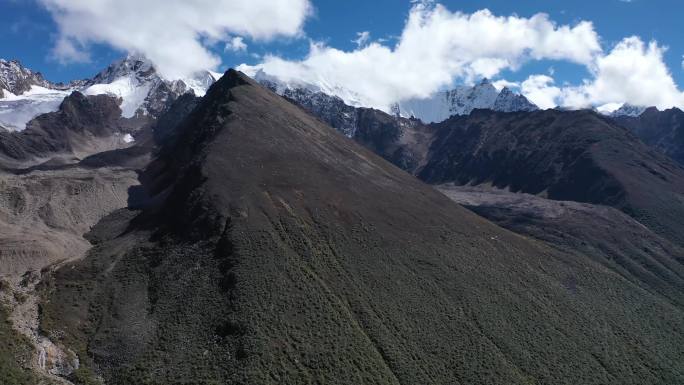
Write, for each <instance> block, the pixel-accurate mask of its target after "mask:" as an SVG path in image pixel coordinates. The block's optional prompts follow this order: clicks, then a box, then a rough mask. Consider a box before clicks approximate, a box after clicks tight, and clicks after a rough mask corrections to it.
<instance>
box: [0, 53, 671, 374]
mask: <svg viewBox="0 0 684 385" xmlns="http://www.w3.org/2000/svg"><path fill="white" fill-rule="evenodd" d="M1 63H3V64H2V65H4V66H5V67H2V68H9V69H11V71H10V70H8V71H4V72H2V73H0V74H2V80H0V84H2V88H3V89H4V90H6V92H4V98H3V99H0V106H2V107H3V108H2V109H0V118H1V117H3V114H6V115H4V116H11V115H12V114H13V113H14V112H16V111H20V110H21V111H26V109H24V110H22V108H24V106H26V105H33V106H34V107H35V106H41V108H42V106H43V104H44V103H43V102H44V101H45V99H47V98H48V97H47V96H45V95H51V96H49V97H50V98H53V103H54V102H55V101H58V103H57V104H56V105H50V106H49V107H50V110H49V111H43V112H41V111H38V110H39V109H38V108H35V109H34V110H33V113H37V115H30V116H29V114H24V116H25V117H27V119H28V120H27V121H26V122H25V123H24V126H22V127H20V126H18V125H15V126H11V127H8V124H7V122H8V121H10V119H5V120H0V122H5V123H0V124H2V125H4V126H5V127H7V128H8V130H5V131H2V130H0V230H1V231H0V234H2V235H0V336H1V337H2V340H3V341H7V343H6V344H4V346H0V380H2V381H0V382H3V383H8V384H37V383H41V384H147V383H149V384H156V383H163V384H176V383H177V384H187V383H197V384H212V383H230V384H281V383H287V384H311V383H320V384H350V383H354V384H366V383H367V384H371V383H372V384H453V383H459V384H531V383H539V384H564V383H582V384H626V383H634V384H676V383H682V382H684V368H683V367H682V365H681V364H680V363H681V362H682V360H684V350H682V346H684V339H683V336H684V238H683V237H682V234H684V221H682V219H681V218H684V167H683V166H682V165H681V164H680V163H678V162H681V158H680V157H679V154H680V150H681V146H679V145H678V143H679V142H678V138H679V131H680V128H681V127H680V126H681V124H680V123H681V122H680V119H679V118H680V115H681V111H679V110H668V111H658V110H656V109H644V110H643V112H641V113H629V114H628V113H626V112H625V111H628V110H634V109H630V108H629V107H625V108H624V110H623V112H624V113H622V112H621V113H618V114H615V115H613V116H608V115H603V114H599V113H597V112H595V111H590V110H579V111H561V110H544V111H542V110H539V109H538V108H536V106H534V105H532V104H531V103H529V101H527V99H525V98H524V97H523V96H521V95H518V94H515V93H513V92H512V91H510V90H508V89H506V88H504V89H502V90H501V91H497V89H496V88H495V87H494V86H493V85H492V84H491V83H490V82H489V81H482V82H480V83H478V84H477V85H475V86H474V87H459V88H456V89H455V90H453V91H449V92H443V93H439V94H436V95H434V96H433V97H431V98H429V99H424V100H420V101H404V102H401V103H399V104H397V105H396V106H395V107H394V108H392V109H390V110H389V111H381V110H378V109H373V108H368V107H364V106H362V105H354V103H350V100H351V99H350V98H351V96H353V95H348V94H345V92H346V91H344V90H337V91H339V92H335V90H329V89H324V88H322V87H316V86H311V85H305V86H302V85H301V84H299V85H296V86H293V85H292V84H288V83H283V82H279V81H278V80H277V79H273V78H269V77H264V76H256V78H255V79H252V78H249V77H247V76H246V75H245V74H242V73H240V72H238V71H235V70H229V71H228V72H226V73H225V74H214V73H211V72H209V71H207V72H206V73H200V74H197V75H196V76H194V77H192V78H191V79H185V80H176V81H169V80H166V79H163V78H161V77H160V76H159V75H158V74H157V72H156V70H155V69H154V66H152V65H151V64H150V63H149V62H148V61H146V60H144V59H143V58H140V57H135V56H129V57H127V58H125V59H123V60H121V61H118V62H116V63H114V64H113V65H112V66H110V67H109V68H107V69H106V70H104V71H102V72H101V73H100V74H98V75H96V76H94V77H93V78H92V79H88V80H82V81H76V82H72V83H70V84H68V85H59V84H52V83H49V82H47V81H45V80H44V79H43V78H42V76H41V75H40V74H38V73H35V72H33V71H30V70H27V69H25V68H23V67H21V66H20V65H19V64H18V63H17V62H5V61H3V62H1ZM41 97H42V98H44V100H43V101H40V98H41ZM2 103H5V104H2ZM45 108H47V107H45ZM630 115H633V116H630ZM16 121H17V119H16V118H15V120H14V122H16Z"/></svg>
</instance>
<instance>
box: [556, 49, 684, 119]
mask: <svg viewBox="0 0 684 385" xmlns="http://www.w3.org/2000/svg"><path fill="white" fill-rule="evenodd" d="M665 50H666V49H665V48H663V47H661V46H659V45H658V44H657V43H656V42H655V41H652V42H650V43H648V44H646V43H644V42H643V41H642V40H641V39H640V38H638V37H636V36H632V37H628V38H625V39H623V40H622V41H621V42H620V43H618V44H617V45H616V46H615V47H614V48H613V49H612V50H611V51H610V53H608V54H607V55H605V56H600V57H598V58H597V59H596V62H595V63H594V64H593V65H592V66H591V67H590V70H591V72H592V75H593V79H587V80H585V81H584V82H583V84H581V85H579V86H575V87H566V88H565V89H564V90H563V96H562V98H561V100H560V103H561V104H562V105H564V106H567V107H572V108H583V107H589V106H598V105H604V104H616V103H629V104H632V105H637V106H656V107H658V108H661V109H663V108H670V107H673V106H677V107H682V106H684V94H682V92H681V91H680V90H679V89H678V87H677V85H676V84H675V82H674V80H673V78H672V74H671V73H670V71H669V70H668V68H667V65H666V64H665V62H664V61H663V53H664V52H665Z"/></svg>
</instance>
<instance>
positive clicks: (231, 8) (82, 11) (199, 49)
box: [39, 0, 311, 78]
mask: <svg viewBox="0 0 684 385" xmlns="http://www.w3.org/2000/svg"><path fill="white" fill-rule="evenodd" d="M39 1H40V2H41V3H42V4H43V5H44V6H45V7H46V8H47V9H48V10H49V11H50V13H51V14H52V16H53V18H54V19H55V21H56V22H57V25H58V28H59V37H58V39H57V44H56V46H55V47H54V55H55V56H56V57H57V58H58V59H60V60H62V61H65V62H68V61H74V60H75V61H83V60H84V59H86V58H87V57H88V54H87V49H88V46H89V44H92V43H105V44H109V45H111V46H113V47H115V48H117V49H120V50H123V51H128V52H135V53H139V54H143V55H145V56H147V57H148V58H149V59H150V60H152V61H153V62H154V63H155V65H156V66H157V69H158V70H159V71H160V72H161V73H162V74H163V75H164V76H166V77H168V78H178V77H182V76H185V75H187V74H189V73H192V72H194V71H197V70H200V69H213V68H216V67H217V66H218V65H219V64H220V59H219V58H218V57H217V56H216V55H215V54H213V53H212V52H211V51H210V50H209V49H207V47H206V46H205V45H204V44H203V42H204V41H227V40H228V39H231V38H232V36H234V35H239V36H246V37H249V38H250V39H253V40H257V41H259V40H269V39H273V38H275V37H278V36H297V35H299V34H301V29H302V25H303V23H304V21H305V20H306V18H307V16H309V14H310V12H311V5H310V3H309V1H308V0H145V1H140V0H39Z"/></svg>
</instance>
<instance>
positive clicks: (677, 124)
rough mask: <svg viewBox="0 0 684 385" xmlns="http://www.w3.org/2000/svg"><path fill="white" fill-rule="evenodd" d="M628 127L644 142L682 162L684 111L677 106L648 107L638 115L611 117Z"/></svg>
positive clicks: (683, 161) (683, 162)
mask: <svg viewBox="0 0 684 385" xmlns="http://www.w3.org/2000/svg"><path fill="white" fill-rule="evenodd" d="M613 119H614V120H615V121H616V122H618V123H619V124H621V125H623V126H625V127H627V128H629V129H630V130H632V132H634V134H635V135H636V136H638V137H639V138H640V139H641V140H642V141H644V143H646V144H648V145H651V146H653V147H655V148H656V149H658V150H659V151H661V152H662V153H663V154H665V155H667V156H669V157H671V158H672V159H674V160H676V161H677V162H679V164H684V112H683V111H682V110H680V109H678V108H672V109H669V110H665V111H658V109H656V108H648V109H646V110H645V111H644V112H643V113H642V114H640V115H639V116H617V117H614V118H613Z"/></svg>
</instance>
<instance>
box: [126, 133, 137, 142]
mask: <svg viewBox="0 0 684 385" xmlns="http://www.w3.org/2000/svg"><path fill="white" fill-rule="evenodd" d="M123 141H124V143H132V142H134V141H135V139H134V138H133V136H132V135H131V134H126V135H124V137H123Z"/></svg>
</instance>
